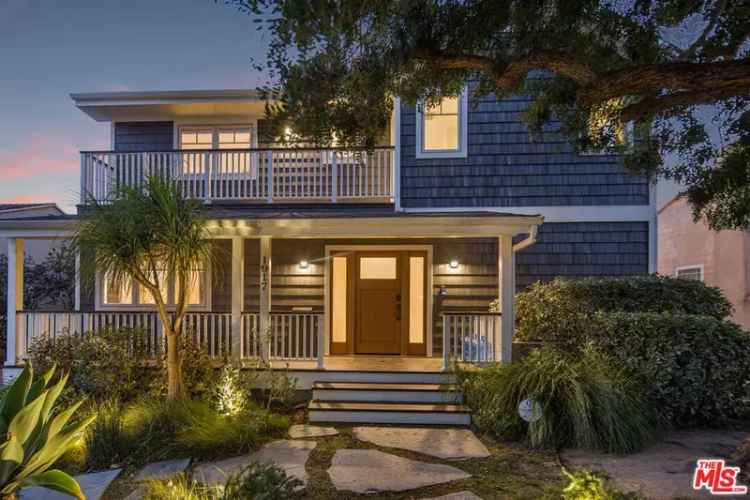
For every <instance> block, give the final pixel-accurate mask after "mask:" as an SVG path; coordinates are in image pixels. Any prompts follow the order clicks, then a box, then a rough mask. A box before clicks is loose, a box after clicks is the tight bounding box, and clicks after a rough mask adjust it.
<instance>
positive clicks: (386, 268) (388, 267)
mask: <svg viewBox="0 0 750 500" xmlns="http://www.w3.org/2000/svg"><path fill="white" fill-rule="evenodd" d="M396 264H397V259H396V257H362V258H360V259H359V279H361V280H395V279H396Z"/></svg>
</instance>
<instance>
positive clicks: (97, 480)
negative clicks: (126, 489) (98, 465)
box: [19, 469, 122, 500]
mask: <svg viewBox="0 0 750 500" xmlns="http://www.w3.org/2000/svg"><path fill="white" fill-rule="evenodd" d="M121 471H122V469H112V470H105V471H103V472H92V473H90V474H81V475H80V476H76V477H75V479H76V481H78V484H79V485H80V486H81V490H83V494H84V495H85V496H86V500H99V499H100V498H101V497H102V495H103V494H104V490H106V489H107V486H109V483H111V482H112V481H114V480H115V478H116V477H117V476H118V475H119V474H120V472H121ZM19 498H21V499H22V500H70V498H71V497H69V496H68V495H63V494H62V493H57V492H56V491H52V490H48V489H46V488H38V487H34V488H23V489H22V490H21V491H20V494H19Z"/></svg>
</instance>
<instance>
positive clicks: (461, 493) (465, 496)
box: [422, 491, 482, 500]
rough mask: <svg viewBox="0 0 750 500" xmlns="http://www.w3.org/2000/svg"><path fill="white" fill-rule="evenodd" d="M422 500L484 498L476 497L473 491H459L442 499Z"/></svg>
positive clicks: (439, 498)
mask: <svg viewBox="0 0 750 500" xmlns="http://www.w3.org/2000/svg"><path fill="white" fill-rule="evenodd" d="M422 500H482V497H478V496H476V495H475V494H474V493H472V492H471V491H459V492H457V493H448V494H447V495H443V496H441V497H432V498H424V499H422Z"/></svg>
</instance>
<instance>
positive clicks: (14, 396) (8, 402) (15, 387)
mask: <svg viewBox="0 0 750 500" xmlns="http://www.w3.org/2000/svg"><path fill="white" fill-rule="evenodd" d="M33 378H34V370H33V368H32V367H31V362H30V361H29V362H28V363H27V364H26V366H24V368H23V371H22V372H21V374H20V375H19V376H18V378H17V379H16V380H14V381H13V384H12V385H11V386H10V389H8V392H7V394H6V395H5V399H4V400H3V407H2V415H3V419H4V420H5V421H6V422H11V421H12V420H13V417H15V416H16V413H18V412H19V411H21V408H23V405H24V404H26V396H27V395H28V393H29V388H30V387H31V380H32V379H33Z"/></svg>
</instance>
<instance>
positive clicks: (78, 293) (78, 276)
mask: <svg viewBox="0 0 750 500" xmlns="http://www.w3.org/2000/svg"><path fill="white" fill-rule="evenodd" d="M75 265H76V270H75V274H76V278H75V279H76V288H75V298H74V304H73V310H74V311H76V312H79V311H80V310H81V252H76V264H75Z"/></svg>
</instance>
